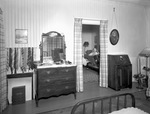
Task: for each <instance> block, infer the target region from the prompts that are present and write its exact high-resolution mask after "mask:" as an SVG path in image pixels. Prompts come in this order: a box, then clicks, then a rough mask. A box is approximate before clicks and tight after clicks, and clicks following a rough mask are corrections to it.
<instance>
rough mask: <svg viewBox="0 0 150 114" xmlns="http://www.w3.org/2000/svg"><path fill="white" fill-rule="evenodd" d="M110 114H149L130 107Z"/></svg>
mask: <svg viewBox="0 0 150 114" xmlns="http://www.w3.org/2000/svg"><path fill="white" fill-rule="evenodd" d="M109 114H148V113H147V112H144V111H143V110H141V109H138V108H133V107H129V108H124V109H121V110H118V111H113V112H112V113H109Z"/></svg>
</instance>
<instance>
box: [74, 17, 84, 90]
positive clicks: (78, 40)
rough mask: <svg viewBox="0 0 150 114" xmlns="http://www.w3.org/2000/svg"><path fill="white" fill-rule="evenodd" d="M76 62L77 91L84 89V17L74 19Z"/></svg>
mask: <svg viewBox="0 0 150 114" xmlns="http://www.w3.org/2000/svg"><path fill="white" fill-rule="evenodd" d="M74 62H75V64H76V65H77V91H78V92H80V91H83V67H82V19H80V18H75V20H74Z"/></svg>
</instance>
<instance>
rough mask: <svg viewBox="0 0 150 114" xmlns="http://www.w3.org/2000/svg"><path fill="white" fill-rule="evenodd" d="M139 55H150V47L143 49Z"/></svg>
mask: <svg viewBox="0 0 150 114" xmlns="http://www.w3.org/2000/svg"><path fill="white" fill-rule="evenodd" d="M139 55H140V56H144V57H150V48H145V49H143V50H142V51H141V52H140V54H139Z"/></svg>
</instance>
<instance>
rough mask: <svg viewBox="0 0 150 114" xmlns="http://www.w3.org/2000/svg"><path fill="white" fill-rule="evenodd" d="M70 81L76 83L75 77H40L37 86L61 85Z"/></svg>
mask: <svg viewBox="0 0 150 114" xmlns="http://www.w3.org/2000/svg"><path fill="white" fill-rule="evenodd" d="M72 81H76V77H73V76H60V77H59V78H58V77H57V78H52V77H48V78H44V77H41V78H39V80H38V83H39V85H47V84H62V83H67V82H72Z"/></svg>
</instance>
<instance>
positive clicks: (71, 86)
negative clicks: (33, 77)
mask: <svg viewBox="0 0 150 114" xmlns="http://www.w3.org/2000/svg"><path fill="white" fill-rule="evenodd" d="M38 91H39V92H38V97H49V96H53V95H56V96H58V95H61V94H68V93H70V92H76V86H75V82H72V83H66V84H59V85H50V86H47V87H46V86H45V87H40V88H39V89H38Z"/></svg>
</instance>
